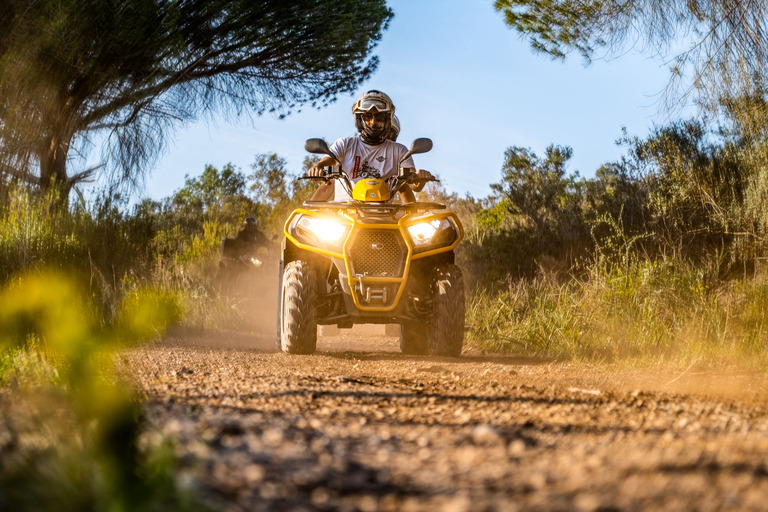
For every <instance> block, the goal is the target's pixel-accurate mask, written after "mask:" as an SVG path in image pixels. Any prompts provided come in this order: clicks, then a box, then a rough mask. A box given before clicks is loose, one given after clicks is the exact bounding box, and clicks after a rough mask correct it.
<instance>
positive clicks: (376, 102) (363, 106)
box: [355, 98, 390, 112]
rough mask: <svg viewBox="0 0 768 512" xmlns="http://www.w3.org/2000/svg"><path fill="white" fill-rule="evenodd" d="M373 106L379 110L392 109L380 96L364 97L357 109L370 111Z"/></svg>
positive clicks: (386, 110) (387, 110)
mask: <svg viewBox="0 0 768 512" xmlns="http://www.w3.org/2000/svg"><path fill="white" fill-rule="evenodd" d="M373 108H375V109H376V110H378V111H379V112H389V111H390V107H389V105H388V104H387V102H386V101H384V100H382V99H379V98H363V99H362V100H360V102H359V103H358V104H357V108H356V109H355V110H359V111H362V112H369V111H370V110H371V109H373Z"/></svg>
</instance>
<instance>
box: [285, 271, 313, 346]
mask: <svg viewBox="0 0 768 512" xmlns="http://www.w3.org/2000/svg"><path fill="white" fill-rule="evenodd" d="M315 294H316V284H315V275H314V271H313V270H312V267H310V265H309V263H308V262H306V261H292V262H290V263H288V264H287V265H286V266H285V270H284V271H283V286H282V294H281V295H282V300H281V304H280V312H281V315H280V348H281V349H282V350H283V352H288V353H289V354H311V353H313V352H314V351H315V349H316V348H317V305H316V304H315Z"/></svg>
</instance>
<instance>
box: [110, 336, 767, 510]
mask: <svg viewBox="0 0 768 512" xmlns="http://www.w3.org/2000/svg"><path fill="white" fill-rule="evenodd" d="M272 346H273V341H272V339H271V337H270V336H243V335H228V334H221V333H220V334H208V335H205V336H198V337H186V338H179V339H168V340H165V341H163V342H161V343H160V344H157V345H153V346H147V347H143V348H139V349H133V350H131V351H128V352H125V353H124V354H123V356H122V358H123V362H124V367H125V370H126V372H127V373H128V374H129V375H130V376H131V378H132V379H133V380H134V381H135V383H136V386H137V388H138V389H139V390H140V393H141V394H142V395H143V396H144V397H145V398H146V411H147V416H148V419H149V422H148V425H149V426H148V429H147V432H146V434H145V436H146V438H147V439H151V438H157V439H170V440H172V441H173V442H174V443H176V450H177V455H178V456H179V459H180V469H179V473H178V479H179V481H180V482H181V483H183V484H184V485H191V486H196V487H199V488H200V489H201V490H202V492H203V493H204V495H205V496H206V497H207V498H208V499H210V500H213V501H214V502H215V503H216V508H217V509H220V510H231V511H240V510H243V511H245V510H307V511H309V510H323V511H325V510H339V511H378V510H382V511H384V510H397V511H410V510H414V511H415V510H445V511H456V512H460V511H462V512H463V511H494V510H499V511H501V510H504V511H510V510H511V511H514V510H584V511H598V510H600V511H609V510H700V511H708V510H765V509H766V508H767V507H768V465H767V463H766V457H765V454H766V453H768V414H766V410H767V409H766V401H765V399H764V398H763V397H764V396H766V395H765V391H766V390H768V382H766V378H765V376H763V375H762V374H754V373H749V372H744V371H740V370H739V369H737V368H729V369H728V371H724V372H720V373H717V374H714V373H711V372H702V371H696V369H695V368H688V369H684V370H683V371H679V372H671V371H670V372H661V371H654V372H642V371H639V370H621V369H616V368H606V367H589V366H584V365H571V364H565V363H554V362H548V361H542V360H536V359H531V358H520V357H509V356H493V355H483V354H471V353H470V354H465V355H464V356H462V357H461V358H458V359H450V358H427V357H411V356H403V355H400V354H399V353H398V352H397V339H396V338H390V337H385V336H369V337H366V338H355V337H352V336H342V337H335V338H321V339H320V341H319V345H318V346H319V350H320V352H319V353H318V354H316V355H312V356H290V355H285V354H280V353H274V352H273V351H271V347H272Z"/></svg>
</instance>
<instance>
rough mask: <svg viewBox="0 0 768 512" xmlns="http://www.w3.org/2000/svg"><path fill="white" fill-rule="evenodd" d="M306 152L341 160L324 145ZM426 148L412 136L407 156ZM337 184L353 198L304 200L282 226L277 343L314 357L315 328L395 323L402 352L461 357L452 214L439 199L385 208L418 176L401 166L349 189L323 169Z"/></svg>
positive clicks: (336, 172) (339, 172) (334, 171)
mask: <svg viewBox="0 0 768 512" xmlns="http://www.w3.org/2000/svg"><path fill="white" fill-rule="evenodd" d="M305 149H306V150H307V151H308V152H310V153H318V154H326V155H329V156H330V157H331V158H333V159H334V160H336V161H337V162H338V161H339V159H338V158H336V157H335V156H334V155H333V153H331V151H330V149H329V148H328V145H327V144H326V143H325V141H323V140H322V139H309V140H308V141H307V142H306V144H305ZM431 149H432V141H431V140H429V139H416V140H415V141H414V142H413V144H412V146H411V149H410V151H409V152H408V153H407V154H406V155H405V156H404V157H403V160H401V162H400V163H401V164H402V162H403V161H405V160H406V159H407V158H408V157H409V156H410V155H412V154H417V153H426V152H427V151H429V150H431ZM324 172H325V175H324V179H325V180H326V182H328V181H329V180H332V179H336V180H340V183H341V184H342V186H343V187H344V188H345V189H346V190H347V192H348V193H349V195H350V196H351V197H352V200H351V201H344V202H337V201H307V202H305V203H304V204H303V208H299V209H296V210H295V211H294V212H293V213H292V214H291V216H290V217H289V218H288V220H287V221H286V223H285V228H284V233H285V239H284V240H283V247H282V258H281V260H280V262H279V270H278V279H279V284H278V301H277V305H278V308H277V309H278V311H277V316H278V318H277V346H278V349H279V350H282V351H284V352H288V353H292V354H310V353H313V352H314V351H315V349H316V345H317V326H318V325H337V326H338V327H340V328H350V327H352V325H353V324H365V323H371V324H390V323H397V324H400V349H401V350H402V352H403V353H404V354H414V355H421V354H429V355H440V356H454V357H455V356H459V355H460V354H461V349H462V345H463V342H464V280H463V278H462V274H461V270H460V269H459V267H457V266H456V265H455V264H454V249H455V248H456V246H457V245H458V244H459V242H460V241H461V239H462V238H463V237H464V230H463V227H462V225H461V223H460V222H459V219H458V217H457V216H456V215H455V214H454V213H451V212H439V213H436V212H435V211H437V210H444V209H445V205H442V204H438V203H419V202H410V203H405V204H395V203H392V202H388V200H389V199H390V197H391V196H392V195H393V194H394V193H397V192H399V191H405V192H408V193H411V194H412V192H410V188H409V185H411V184H415V183H420V182H424V181H429V180H419V179H417V178H416V175H415V173H414V172H413V169H410V168H400V169H399V172H398V174H397V176H395V177H393V178H391V179H390V180H388V182H385V181H382V180H380V179H363V180H360V181H358V182H357V184H356V185H355V186H354V187H352V184H351V182H350V180H349V178H348V176H347V174H346V173H345V172H344V170H343V169H341V168H340V167H339V166H336V167H332V168H326V169H325V170H324Z"/></svg>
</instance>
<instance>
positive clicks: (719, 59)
mask: <svg viewBox="0 0 768 512" xmlns="http://www.w3.org/2000/svg"><path fill="white" fill-rule="evenodd" d="M494 6H495V8H496V11H498V12H501V13H502V14H503V16H504V21H505V22H506V24H507V25H509V26H510V27H512V28H514V29H515V30H517V31H518V32H519V33H520V34H521V35H523V36H524V37H526V38H528V40H529V41H530V43H531V46H532V48H533V49H534V50H535V51H537V52H541V53H544V54H546V55H548V56H550V57H552V58H556V59H564V58H565V57H566V55H567V54H568V53H569V52H572V51H576V52H577V53H579V54H581V56H582V57H583V58H584V59H585V61H586V62H590V61H591V60H592V59H594V58H596V57H606V56H608V57H613V56H621V55H622V54H623V53H625V51H626V50H627V49H641V51H643V52H645V53H649V54H652V55H654V56H660V57H662V58H664V60H665V61H669V60H670V59H668V58H667V56H668V55H669V53H672V54H673V58H672V59H671V63H672V65H671V66H670V82H669V85H668V91H667V93H668V94H667V95H666V96H665V99H666V100H667V101H668V102H669V103H668V105H667V106H668V107H670V108H673V107H679V103H678V100H680V99H681V97H682V98H685V97H687V96H689V95H691V94H696V95H697V96H698V98H697V99H698V102H699V105H700V106H702V107H706V108H708V109H709V110H710V111H711V112H715V111H717V109H718V108H719V107H718V106H719V102H720V99H721V98H723V97H728V96H731V95H734V94H735V95H737V96H741V95H745V94H752V93H753V92H755V91H760V90H763V89H764V88H765V85H766V79H767V78H768V75H766V71H765V70H766V69H768V52H766V41H765V38H762V37H756V36H755V35H756V34H762V33H765V31H766V20H767V19H768V17H766V14H768V6H766V5H765V3H763V2H750V1H745V0H733V1H727V2H726V1H714V2H702V1H690V0H666V1H664V2H660V1H658V0H634V1H631V2H627V1H625V0H586V1H578V2H576V1H573V0H496V1H495V2H494ZM681 45H682V46H683V47H684V49H683V50H680V47H681ZM686 46H687V48H685V47H686Z"/></svg>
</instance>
